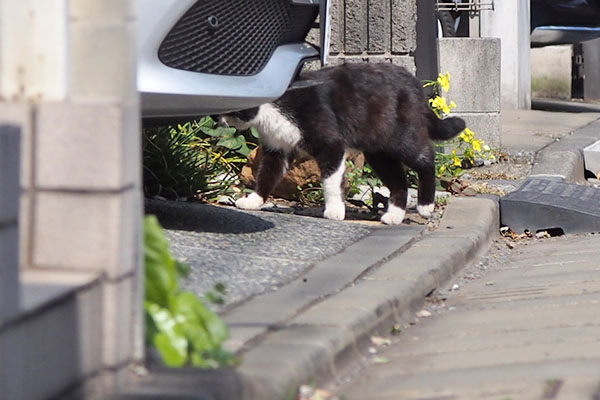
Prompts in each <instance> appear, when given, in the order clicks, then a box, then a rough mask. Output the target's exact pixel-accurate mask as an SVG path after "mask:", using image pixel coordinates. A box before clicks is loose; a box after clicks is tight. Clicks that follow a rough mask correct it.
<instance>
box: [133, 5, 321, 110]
mask: <svg viewBox="0 0 600 400" xmlns="http://www.w3.org/2000/svg"><path fill="white" fill-rule="evenodd" d="M138 2H139V3H138V4H139V14H140V20H139V49H138V78H137V79H138V90H139V91H140V93H141V102H142V117H143V119H144V121H145V122H148V121H161V120H172V119H189V118H194V117H197V116H200V115H208V114H220V113H225V112H228V111H233V110H239V109H244V108H251V107H254V106H256V105H258V104H261V103H265V102H269V101H272V100H274V99H276V98H278V97H280V96H281V95H282V94H283V93H284V92H285V91H286V89H287V88H288V86H289V85H290V84H291V83H292V82H293V80H294V78H295V77H296V75H297V74H298V72H299V71H300V69H301V67H302V65H303V64H304V63H305V62H306V61H308V60H314V59H318V58H319V55H320V53H321V52H320V49H319V48H318V47H316V46H313V45H311V44H308V43H307V42H305V40H306V37H307V34H308V32H309V30H310V29H311V28H313V27H316V26H318V25H316V22H315V21H316V20H317V16H319V15H321V18H320V19H319V21H320V29H321V35H320V36H321V45H322V47H325V48H327V43H326V42H327V40H328V38H327V36H328V35H327V34H326V33H327V32H328V18H327V15H328V13H327V1H326V0H138ZM325 53H326V52H322V55H323V56H324V55H325ZM322 61H324V59H323V60H322Z"/></svg>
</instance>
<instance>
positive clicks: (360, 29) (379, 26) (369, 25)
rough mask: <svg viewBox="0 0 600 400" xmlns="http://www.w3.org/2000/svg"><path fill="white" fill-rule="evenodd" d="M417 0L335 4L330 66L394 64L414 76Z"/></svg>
mask: <svg viewBox="0 0 600 400" xmlns="http://www.w3.org/2000/svg"><path fill="white" fill-rule="evenodd" d="M416 21H417V0H345V1H344V0H333V1H332V4H331V22H332V25H331V48H330V64H331V65H337V64H341V63H346V62H391V63H394V64H398V65H402V66H404V67H406V68H408V69H409V70H410V71H411V72H412V73H415V70H416V68H415V60H414V52H415V50H416V47H417V29H416Z"/></svg>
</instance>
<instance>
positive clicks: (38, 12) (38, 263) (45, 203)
mask: <svg viewBox="0 0 600 400" xmlns="http://www.w3.org/2000/svg"><path fill="white" fill-rule="evenodd" d="M0 11H1V12H0V37H2V38H8V37H10V38H19V40H18V41H16V40H3V41H0V99H1V100H0V124H3V123H11V124H15V125H17V126H19V127H20V129H21V132H22V146H21V147H22V149H21V178H20V189H21V199H20V210H19V218H20V222H19V228H20V239H21V240H20V242H21V243H20V247H19V246H18V245H17V243H16V240H14V239H11V240H12V241H13V242H12V243H13V244H12V245H11V248H12V250H13V251H14V254H16V253H17V251H18V249H19V248H20V250H19V252H20V271H21V275H30V274H33V275H35V276H36V277H40V276H44V278H43V279H41V280H40V281H39V282H38V281H36V285H40V287H42V286H44V282H45V281H51V280H52V279H51V277H55V276H59V275H60V276H61V277H63V278H64V277H65V274H66V275H69V274H71V275H72V277H73V279H68V278H64V281H66V282H69V281H76V279H75V278H76V277H77V276H80V275H81V274H86V275H92V276H93V277H95V278H94V279H93V282H94V283H93V285H94V288H93V291H94V293H97V294H98V295H95V296H94V299H96V300H94V301H86V302H85V305H83V306H81V307H79V306H77V307H75V308H74V312H78V313H81V317H82V318H83V315H87V314H89V310H95V312H92V313H91V315H90V316H86V317H85V318H93V319H94V321H92V322H93V323H92V322H90V324H91V325H94V326H97V327H98V328H99V334H98V335H94V336H92V337H93V338H94V341H95V342H94V343H90V340H87V339H86V340H80V339H82V338H77V339H78V340H73V341H71V346H79V348H77V349H76V351H75V352H74V353H75V354H79V355H81V357H84V356H85V357H88V356H87V355H89V354H88V353H89V351H86V348H89V347H90V346H92V347H94V346H95V348H97V349H100V350H99V352H98V353H94V355H92V356H90V357H91V359H86V360H85V362H84V363H83V359H81V360H79V361H81V362H82V365H84V364H85V365H93V366H94V368H92V370H87V369H86V370H85V371H83V370H82V369H80V370H79V372H80V373H81V372H82V371H83V372H85V376H89V377H95V379H92V380H95V382H93V383H92V382H88V383H89V385H88V384H85V385H83V386H82V387H84V388H85V387H90V388H91V387H93V388H94V389H93V391H91V392H86V391H85V390H84V391H83V392H81V395H77V396H76V397H77V398H79V397H85V396H87V395H89V394H90V393H92V395H90V396H91V397H94V396H96V397H99V398H100V397H102V396H103V393H110V392H112V391H113V390H115V389H117V388H118V376H117V374H116V373H115V372H118V371H120V370H122V369H124V368H125V367H126V366H127V365H128V364H129V363H130V362H131V361H132V360H134V359H136V358H139V357H141V356H142V354H143V334H142V332H143V325H142V315H143V314H142V304H143V303H142V296H143V284H142V277H141V274H142V254H141V252H140V249H141V240H142V232H141V229H142V221H141V220H142V192H141V143H140V139H141V135H140V127H139V101H138V93H137V89H136V59H135V57H136V41H135V32H136V23H137V21H136V1H135V0H103V1H97V0H23V1H20V2H15V1H13V0H0ZM15 44H18V47H16V46H15ZM17 153H18V152H15V151H14V149H13V154H17ZM2 170H4V168H3V167H1V166H0V172H1V171H2ZM2 184H4V183H3V182H2ZM0 192H2V193H4V190H3V189H2V190H0ZM18 192H19V188H18V185H17V188H15V189H14V190H11V191H10V193H13V194H16V195H17V196H18ZM0 199H2V197H1V196H0ZM2 201H3V200H2ZM2 201H0V210H3V209H4V206H3V204H2ZM15 207H17V206H15ZM16 213H17V212H16V211H15V213H13V214H14V215H12V214H11V215H10V216H9V218H8V221H14V224H13V222H10V224H13V225H16ZM6 224H7V222H5V221H3V219H2V220H0V233H1V234H5V233H6V230H7V229H9V228H10V229H13V228H14V227H13V226H12V225H10V224H9V225H6ZM5 227H7V228H6V229H5ZM16 233H17V231H16V229H15V230H14V233H12V231H11V232H10V235H12V236H11V237H13V236H14V235H15V234H16ZM4 242H5V241H4V239H2V241H0V243H4ZM2 251H3V250H1V249H0V265H2V279H1V281H2V282H1V283H0V285H3V284H4V282H5V279H4V277H5V271H4V269H5V265H7V264H6V262H5V260H6V259H7V258H5V255H4V254H2ZM10 257H13V258H11V259H15V260H16V258H15V257H16V256H15V255H13V253H11V256H10ZM18 273H19V268H17V267H16V261H15V266H13V267H10V274H12V275H13V276H12V277H11V278H10V279H12V281H14V279H15V278H14V276H16V274H18ZM88 281H89V279H88ZM6 282H8V280H7V281H6ZM48 285H50V286H52V284H51V283H49V284H48ZM86 285H88V286H86V288H85V290H92V288H90V287H89V284H86ZM9 286H10V287H11V288H15V287H16V288H18V287H19V286H18V285H13V284H10V285H9ZM0 292H1V293H2V295H4V292H5V289H4V287H3V286H0ZM92 303H93V304H92ZM31 318H33V317H31ZM31 318H30V320H31V326H37V328H36V329H38V330H39V329H42V331H43V329H44V328H43V327H41V328H40V325H39V323H38V322H37V319H36V320H32V319H31ZM36 318H37V317H36ZM40 318H42V315H40ZM42 319H43V318H42ZM76 319H77V318H76ZM0 323H1V319H0ZM42 325H43V324H42ZM1 328H2V327H1V326H0V332H2V329H1ZM15 329H16V328H15ZM79 334H83V333H79ZM8 338H9V336H7V337H6V338H3V339H6V340H3V341H0V343H2V344H3V346H8V347H10V348H11V354H9V355H8V356H7V357H8V359H11V360H21V361H20V362H21V364H20V365H28V364H32V365H33V364H35V363H36V362H37V361H36V359H35V358H32V357H36V356H38V355H32V353H31V352H28V351H27V349H25V348H23V346H21V347H19V342H16V343H15V344H14V346H11V344H10V343H8V342H7V340H8ZM84 343H85V346H84V345H83V344H84ZM4 350H5V349H4V348H3V349H0V352H3V351H4ZM65 354H67V353H65ZM86 354H87V355H86ZM5 367H6V366H5ZM7 368H8V369H7V371H10V368H9V367H7ZM75 368H77V365H75ZM82 368H83V367H82ZM86 368H87V367H86ZM42 375H43V374H42ZM73 376H81V375H77V374H75V375H73ZM15 377H16V378H18V376H15ZM64 383H65V385H66V386H68V387H76V386H77V383H78V382H75V381H69V382H64ZM80 383H81V382H80ZM49 395H50V393H46V396H49ZM0 397H2V396H1V395H0ZM32 398H35V397H32Z"/></svg>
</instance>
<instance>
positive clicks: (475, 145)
mask: <svg viewBox="0 0 600 400" xmlns="http://www.w3.org/2000/svg"><path fill="white" fill-rule="evenodd" d="M471 144H472V145H473V150H475V151H476V152H478V153H481V142H480V141H479V140H477V139H473V142H472V143H471Z"/></svg>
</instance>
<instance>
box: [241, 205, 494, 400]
mask: <svg viewBox="0 0 600 400" xmlns="http://www.w3.org/2000/svg"><path fill="white" fill-rule="evenodd" d="M466 216H468V217H466ZM498 229H499V222H498V204H497V202H496V201H494V200H491V199H485V198H467V197H462V198H454V199H452V201H451V202H450V204H449V206H448V208H447V210H446V213H445V214H444V216H443V218H442V221H441V223H440V226H439V227H438V228H437V230H436V231H435V232H434V233H432V234H430V235H427V236H425V237H424V238H423V239H422V240H421V241H419V242H417V243H416V244H414V245H412V246H411V247H410V248H408V250H406V251H405V252H403V253H402V254H400V255H398V256H396V257H394V258H392V259H390V260H389V261H387V262H385V263H384V264H383V265H381V266H380V267H378V268H377V269H376V270H374V271H373V272H371V273H367V274H366V275H365V276H363V277H362V278H361V279H360V280H358V281H356V282H355V284H354V285H353V286H351V287H348V288H346V289H344V290H342V291H341V292H339V293H337V294H335V295H333V296H330V297H328V298H326V299H325V300H323V301H321V302H319V303H318V304H315V305H313V306H312V307H310V308H309V309H307V310H305V311H304V312H302V313H301V314H299V315H298V316H296V317H295V318H293V319H291V320H290V321H288V322H287V323H286V324H285V325H283V326H281V327H279V329H277V331H275V332H273V333H272V334H269V335H268V336H267V337H266V338H265V339H264V340H263V341H262V342H261V343H260V344H258V345H257V346H255V347H254V348H252V349H251V350H249V351H248V352H246V353H245V354H244V363H243V364H242V366H241V367H240V369H239V371H240V373H242V374H244V375H246V376H248V377H251V378H252V381H254V382H255V383H256V385H255V386H254V388H253V389H254V390H257V391H258V393H257V392H255V394H258V396H257V397H254V398H255V399H262V400H271V399H273V400H276V399H277V400H280V399H285V398H288V397H286V396H289V393H292V392H293V393H295V390H296V388H297V387H298V386H299V385H301V384H306V383H309V382H319V381H323V380H324V379H328V378H332V377H334V376H336V368H337V366H339V365H341V364H343V363H344V360H345V359H346V358H347V357H348V356H349V355H354V356H356V355H361V348H364V342H365V341H367V340H368V338H369V335H370V334H371V333H372V332H374V331H375V330H380V332H381V333H382V334H387V333H389V330H390V328H391V326H392V325H393V323H395V322H399V321H407V320H410V319H412V318H413V316H414V312H415V311H416V309H417V307H419V306H421V305H422V303H423V301H424V299H425V296H426V295H427V294H429V293H431V292H432V291H433V290H434V289H436V288H438V287H440V286H441V285H443V284H444V283H446V282H447V281H448V280H449V279H450V278H451V277H452V276H453V275H454V274H455V273H456V272H457V271H459V270H460V269H462V268H463V267H465V266H466V265H467V264H469V263H470V262H472V261H473V260H474V259H475V258H476V257H477V256H478V255H480V254H481V253H482V252H483V251H485V250H487V248H488V246H489V244H490V243H491V240H492V238H493V237H494V236H495V235H496V233H497V232H498ZM244 398H245V397H244Z"/></svg>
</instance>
